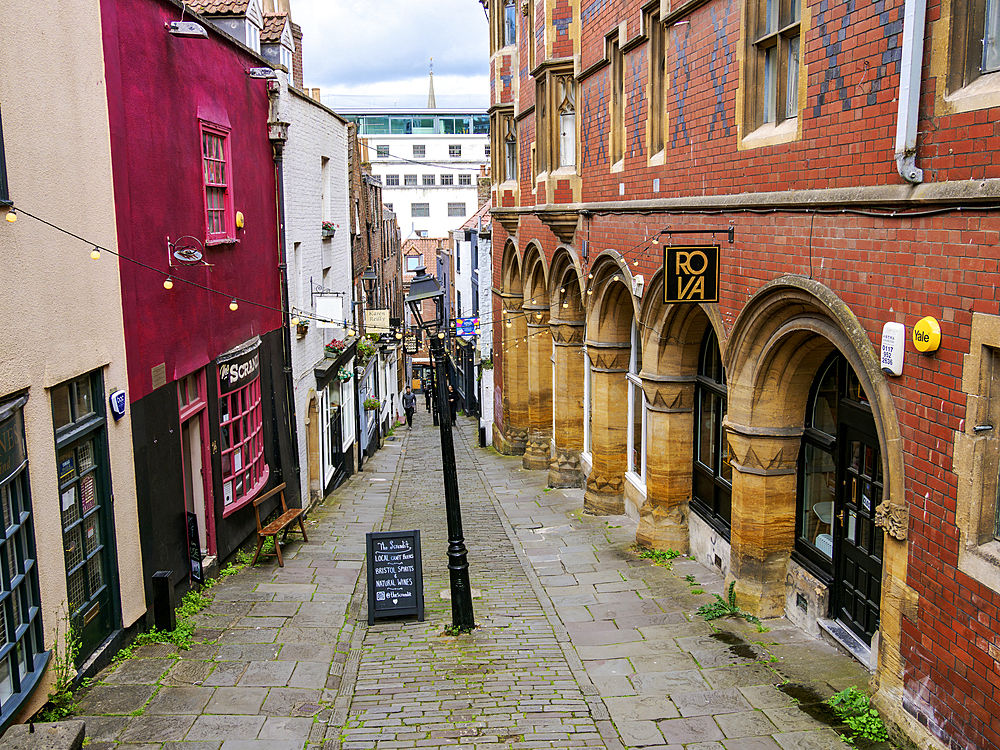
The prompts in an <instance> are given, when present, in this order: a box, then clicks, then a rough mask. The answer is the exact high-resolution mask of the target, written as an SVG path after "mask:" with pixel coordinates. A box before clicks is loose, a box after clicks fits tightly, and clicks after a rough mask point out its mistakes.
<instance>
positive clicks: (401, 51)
mask: <svg viewBox="0 0 1000 750" xmlns="http://www.w3.org/2000/svg"><path fill="white" fill-rule="evenodd" d="M291 5H292V18H293V19H294V20H295V22H296V23H297V24H299V25H300V26H301V27H302V33H303V37H304V38H303V41H302V48H303V69H304V72H305V85H306V86H307V87H317V86H318V87H319V88H320V89H321V90H323V92H324V94H325V93H326V92H327V91H330V92H331V93H334V92H341V93H348V92H351V93H353V94H360V95H363V94H365V93H366V92H369V89H370V93H371V94H372V95H392V94H397V95H398V96H400V97H403V96H406V95H410V96H413V95H414V91H415V88H414V87H417V89H416V90H419V91H421V92H423V94H424V96H425V97H426V91H427V73H428V66H429V63H430V59H431V58H434V89H435V92H436V93H437V94H438V104H439V106H447V105H446V104H445V103H444V101H442V97H448V96H450V95H454V94H468V93H469V92H473V91H476V90H478V91H479V92H480V93H481V97H482V98H481V100H480V102H479V104H480V106H482V107H484V108H485V106H486V104H487V103H488V99H489V79H488V75H489V25H488V22H487V19H486V15H485V13H484V12H483V8H482V6H481V5H480V4H479V3H478V2H476V0H434V1H432V2H401V1H400V0H365V1H361V0H292V3H291ZM477 80H478V81H481V83H478V84H477V83H476V81H477ZM418 82H420V83H418ZM387 86H389V87H392V86H398V89H396V90H395V91H393V90H392V89H391V88H389V89H387V88H386V87H387ZM366 87H369V88H366ZM450 87H454V89H460V90H457V91H456V90H454V89H450ZM376 91H377V94H376ZM406 106H413V105H406Z"/></svg>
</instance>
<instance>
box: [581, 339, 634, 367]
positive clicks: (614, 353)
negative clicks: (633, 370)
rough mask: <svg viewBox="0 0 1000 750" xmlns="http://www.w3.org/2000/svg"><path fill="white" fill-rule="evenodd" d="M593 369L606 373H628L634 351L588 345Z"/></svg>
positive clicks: (624, 348)
mask: <svg viewBox="0 0 1000 750" xmlns="http://www.w3.org/2000/svg"><path fill="white" fill-rule="evenodd" d="M587 354H589V355H590V362H591V367H592V369H594V370H598V371H601V370H603V371H605V372H628V365H629V360H630V359H631V357H632V349H631V348H630V347H627V346H600V345H594V344H587Z"/></svg>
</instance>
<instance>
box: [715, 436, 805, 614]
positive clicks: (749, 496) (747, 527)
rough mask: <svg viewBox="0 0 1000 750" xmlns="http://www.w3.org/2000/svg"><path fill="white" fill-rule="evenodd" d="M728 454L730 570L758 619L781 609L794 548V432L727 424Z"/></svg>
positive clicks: (740, 600) (797, 440)
mask: <svg viewBox="0 0 1000 750" xmlns="http://www.w3.org/2000/svg"><path fill="white" fill-rule="evenodd" d="M726 429H727V430H728V434H729V445H730V447H731V448H732V452H733V459H732V462H733V519H732V520H733V524H732V537H731V542H732V551H731V555H730V570H731V572H732V575H733V577H734V578H735V579H736V593H737V601H738V603H739V605H740V606H741V607H742V608H744V609H746V610H747V611H748V612H752V613H753V614H755V615H757V616H758V617H780V616H781V615H783V614H784V612H785V593H786V588H787V587H786V585H785V573H786V571H787V567H788V559H789V556H790V554H791V551H792V549H793V547H794V546H795V490H796V482H797V481H798V476H797V471H796V465H797V461H798V455H799V448H800V446H801V444H802V436H801V431H799V430H786V431H782V430H773V429H768V430H754V429H753V428H746V427H741V426H739V425H734V424H732V423H730V422H727V423H726Z"/></svg>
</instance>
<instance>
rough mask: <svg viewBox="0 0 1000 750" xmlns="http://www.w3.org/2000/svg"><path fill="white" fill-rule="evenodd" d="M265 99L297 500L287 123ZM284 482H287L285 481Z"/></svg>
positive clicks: (273, 90)
mask: <svg viewBox="0 0 1000 750" xmlns="http://www.w3.org/2000/svg"><path fill="white" fill-rule="evenodd" d="M268 84H269V85H268V91H267V93H268V96H269V97H270V98H271V111H272V113H274V115H275V116H274V117H273V118H271V119H269V121H268V123H267V134H268V138H269V139H270V141H271V147H272V148H273V150H274V176H275V183H276V192H277V196H276V197H277V203H278V271H279V272H280V274H281V283H280V285H281V309H282V311H283V312H282V313H281V333H282V337H281V348H282V350H283V352H282V354H283V355H284V356H283V359H284V363H283V367H284V373H285V409H286V410H287V413H288V436H289V438H290V439H291V441H292V445H291V449H292V450H291V453H292V458H293V470H294V471H295V478H296V483H297V484H298V485H299V487H298V490H299V500H300V502H301V498H302V483H301V472H302V470H301V467H300V466H299V435H298V425H297V424H296V420H295V381H294V379H293V377H292V328H291V322H290V311H291V308H290V307H289V300H288V259H287V257H286V253H285V183H284V175H285V172H284V149H285V141H286V140H288V123H287V122H282V121H281V120H278V119H277V116H276V115H277V111H276V109H277V108H276V103H277V102H276V100H277V97H278V93H279V90H280V89H279V87H278V86H272V85H270V84H271V81H268ZM286 481H287V480H286Z"/></svg>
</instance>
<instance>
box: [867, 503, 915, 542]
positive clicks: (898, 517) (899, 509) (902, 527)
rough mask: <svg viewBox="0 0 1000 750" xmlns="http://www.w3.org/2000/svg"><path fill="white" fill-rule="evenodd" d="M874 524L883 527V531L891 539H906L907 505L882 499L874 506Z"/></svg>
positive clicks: (908, 511) (908, 522)
mask: <svg viewBox="0 0 1000 750" xmlns="http://www.w3.org/2000/svg"><path fill="white" fill-rule="evenodd" d="M875 525H876V526H879V527H881V528H883V529H885V533H886V534H888V535H889V536H891V537H892V538H893V539H899V540H900V541H902V540H904V539H906V534H907V531H908V529H909V528H910V508H909V506H908V505H905V504H900V503H890V502H889V501H888V500H883V501H882V502H881V503H879V504H878V505H877V506H876V507H875Z"/></svg>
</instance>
